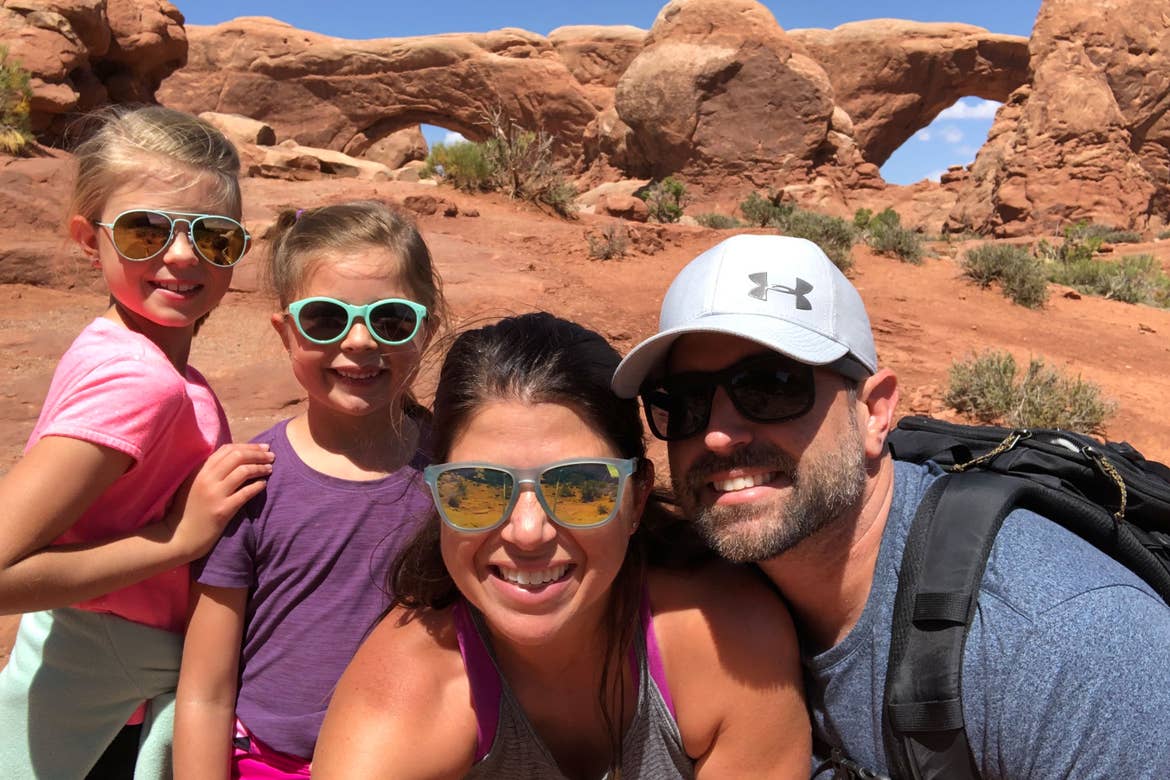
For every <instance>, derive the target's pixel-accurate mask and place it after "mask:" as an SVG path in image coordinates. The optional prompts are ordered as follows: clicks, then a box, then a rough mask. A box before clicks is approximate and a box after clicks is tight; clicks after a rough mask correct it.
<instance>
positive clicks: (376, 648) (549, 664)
mask: <svg viewBox="0 0 1170 780" xmlns="http://www.w3.org/2000/svg"><path fill="white" fill-rule="evenodd" d="M617 363H618V355H617V353H616V352H615V351H614V350H613V349H612V348H611V347H610V346H609V345H608V344H607V343H606V342H605V340H604V339H603V338H602V337H601V336H599V335H597V334H596V333H593V332H592V331H588V330H586V329H584V328H582V327H580V326H578V325H575V324H573V323H570V322H566V321H565V320H561V319H558V318H555V317H553V316H551V315H548V314H529V315H524V316H520V317H512V318H508V319H505V320H502V321H500V322H499V323H497V324H495V325H491V326H488V327H485V328H480V329H478V330H475V331H471V332H468V333H465V334H463V335H462V336H461V337H460V338H459V339H457V340H456V342H455V343H454V345H453V346H452V348H451V350H450V352H449V353H448V355H447V358H446V360H445V362H444V364H443V369H442V373H441V376H440V380H439V387H438V391H437V394H436V398H435V421H436V426H435V439H434V443H435V456H436V458H435V462H436V463H437V464H439V465H435V466H431V467H429V468H428V469H427V472H426V476H427V481H428V484H429V485H430V486H431V490H432V495H433V497H434V499H435V504H436V507H437V517H435V518H433V521H432V522H430V523H428V524H427V525H426V526H425V528H424V530H423V531H422V532H421V533H420V534H419V536H418V537H417V538H416V539H415V540H414V542H413V543H412V544H411V545H410V547H408V549H407V550H406V551H405V552H404V553H403V554H402V556H400V558H399V559H398V560H397V561H396V563H395V565H394V567H393V569H392V573H391V582H390V585H391V590H392V591H393V592H394V593H395V594H396V597H395V605H396V606H395V608H393V609H392V611H391V612H390V613H389V614H388V615H387V617H386V619H384V620H383V621H382V622H381V623H380V624H379V625H378V626H377V627H376V628H375V629H374V630H373V631H372V633H371V635H370V637H369V638H368V639H367V640H366V642H365V643H364V644H363V646H362V648H361V649H360V650H359V651H358V654H357V656H356V657H355V658H354V660H353V662H352V663H351V664H350V666H349V668H348V670H347V671H346V672H345V675H344V676H343V677H342V679H341V682H340V683H339V684H338V688H337V691H336V693H335V694H334V698H333V702H332V704H331V706H330V708H329V712H328V714H327V716H326V719H325V725H324V728H323V729H322V732H321V736H320V740H319V742H318V746H317V753H316V755H315V757H314V763H313V776H314V777H321V778H326V780H328V778H352V777H393V778H415V777H417V778H440V777H442V778H446V777H452V778H457V777H472V778H474V777H483V778H488V777H491V778H500V777H525V778H532V777H540V778H600V777H612V778H618V777H621V778H624V779H625V780H632V779H633V778H638V777H641V778H647V779H650V778H653V779H654V780H658V779H659V778H670V777H696V778H701V779H702V778H712V777H796V776H807V775H808V771H809V726H808V720H807V716H806V714H805V707H804V702H803V699H802V695H801V686H800V669H799V663H798V654H797V647H796V639H795V633H794V631H793V627H792V624H791V621H790V619H789V617H788V614H787V611H786V610H785V608H784V606H783V604H782V602H781V601H780V600H779V599H778V598H776V597H775V596H774V595H773V594H772V593H771V592H770V591H769V590H767V588H766V587H765V586H764V585H762V584H761V582H760V580H759V579H758V578H757V577H756V576H755V575H754V574H753V573H752V571H751V570H742V569H733V568H731V567H728V566H726V565H723V564H716V563H709V564H707V565H705V566H703V567H699V568H697V569H696V568H693V567H692V568H689V569H679V570H670V569H666V568H662V567H657V566H650V565H648V563H647V558H648V557H654V555H655V554H657V553H656V550H659V549H664V548H665V545H664V544H663V542H661V541H659V542H658V543H656V544H650V540H651V538H652V536H651V534H652V533H654V532H655V530H656V528H657V529H658V534H659V535H658V537H657V538H659V539H663V538H664V537H663V536H662V534H661V529H662V525H663V523H664V521H665V520H666V518H667V515H666V514H665V512H664V511H663V509H662V508H661V507H660V505H659V503H658V501H657V499H655V498H654V497H653V496H652V487H653V483H654V470H653V466H652V464H651V463H650V461H648V460H647V459H646V458H645V446H644V443H643V439H642V424H641V420H640V418H639V415H638V409H637V406H636V402H634V401H630V400H621V399H618V398H617V397H616V396H614V395H613V393H612V392H611V391H610V389H609V380H610V377H611V376H612V374H613V369H614V368H615V367H616V365H617ZM679 535H680V532H674V534H673V538H671V539H670V540H668V541H667V544H668V545H673V544H674V543H675V542H676V541H677V539H678V537H679Z"/></svg>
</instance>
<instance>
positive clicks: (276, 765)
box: [232, 720, 309, 780]
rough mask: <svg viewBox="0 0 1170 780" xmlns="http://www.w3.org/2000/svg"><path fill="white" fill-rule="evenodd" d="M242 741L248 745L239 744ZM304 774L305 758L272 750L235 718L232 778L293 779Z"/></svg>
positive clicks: (305, 771) (251, 779) (305, 772)
mask: <svg viewBox="0 0 1170 780" xmlns="http://www.w3.org/2000/svg"><path fill="white" fill-rule="evenodd" d="M243 744H247V745H248V748H247V749H245V748H243V747H241V745H243ZM308 776H309V762H308V761H306V760H305V759H303V758H300V757H298V756H290V755H289V754H288V753H281V752H280V751H279V750H273V749H272V748H270V747H269V746H268V745H265V744H264V743H263V742H261V741H260V740H258V739H256V737H254V736H252V734H251V732H249V731H248V730H247V729H246V728H245V727H244V724H243V723H240V722H239V721H238V720H237V721H236V742H235V748H234V749H233V750H232V780H297V778H303V777H308Z"/></svg>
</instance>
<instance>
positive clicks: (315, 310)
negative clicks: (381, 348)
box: [288, 296, 427, 347]
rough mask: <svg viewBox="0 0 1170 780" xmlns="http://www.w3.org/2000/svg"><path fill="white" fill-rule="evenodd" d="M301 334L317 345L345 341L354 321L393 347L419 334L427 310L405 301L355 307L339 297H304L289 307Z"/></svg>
mask: <svg viewBox="0 0 1170 780" xmlns="http://www.w3.org/2000/svg"><path fill="white" fill-rule="evenodd" d="M288 313H289V315H290V316H291V317H292V319H293V322H294V323H296V326H297V330H299V331H300V333H301V335H302V336H304V337H305V338H306V339H308V340H309V341H311V342H313V343H314V344H333V343H335V342H338V341H341V340H342V339H343V338H345V335H346V334H347V333H349V330H350V328H352V327H353V323H354V320H355V319H359V318H360V319H361V320H362V322H364V323H365V325H366V329H367V330H369V332H370V335H371V336H373V337H374V340H375V341H377V342H379V343H381V344H385V345H386V346H390V347H394V346H398V345H399V344H405V343H407V342H408V341H410V340H412V339H413V338H414V337H415V335H417V334H418V331H419V327H420V326H421V325H422V321H423V319H425V318H426V316H427V307H426V306H423V305H422V304H421V303H415V302H414V301H408V300H406V299H405V298H383V299H382V300H380V301H374V302H373V303H368V304H365V305H363V306H355V305H353V304H350V303H346V302H345V301H339V300H337V299H336V298H326V297H321V296H318V297H314V298H302V299H301V300H299V301H293V302H292V303H290V304H289V305H288Z"/></svg>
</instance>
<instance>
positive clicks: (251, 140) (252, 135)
mask: <svg viewBox="0 0 1170 780" xmlns="http://www.w3.org/2000/svg"><path fill="white" fill-rule="evenodd" d="M199 118H200V119H202V120H203V121H204V122H207V123H208V124H210V125H212V126H214V127H216V128H217V129H218V130H219V131H220V132H221V133H223V134H224V135H226V136H227V137H228V140H230V141H231V142H232V143H233V144H235V145H236V146H237V147H239V146H243V145H244V144H251V145H252V146H275V145H276V132H275V131H274V130H273V129H272V128H271V127H270V126H268V125H266V124H264V123H263V122H257V121H256V120H255V119H252V118H250V117H246V116H240V115H239V114H218V113H216V112H215V111H204V112H203V113H202V114H200V115H199Z"/></svg>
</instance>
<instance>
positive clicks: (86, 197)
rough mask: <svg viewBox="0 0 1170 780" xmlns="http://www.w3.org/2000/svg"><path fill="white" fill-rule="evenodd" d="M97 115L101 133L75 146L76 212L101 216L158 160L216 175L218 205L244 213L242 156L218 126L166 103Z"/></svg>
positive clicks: (73, 205) (73, 203)
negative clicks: (132, 180)
mask: <svg viewBox="0 0 1170 780" xmlns="http://www.w3.org/2000/svg"><path fill="white" fill-rule="evenodd" d="M92 118H94V119H96V120H97V121H98V122H99V127H98V129H97V131H96V132H94V133H93V134H92V135H90V136H89V137H88V138H87V139H86V140H85V141H83V142H82V143H81V144H80V145H78V146H77V148H76V149H75V150H74V155H75V157H76V159H77V177H76V179H75V180H74V185H73V199H72V201H71V202H70V209H69V213H70V214H80V215H81V216H83V217H86V218H87V219H97V218H99V217H100V216H101V211H102V209H103V208H104V207H105V205H106V201H108V200H109V199H110V196H111V195H112V194H113V193H114V191H115V190H117V189H118V188H119V187H120V186H122V185H124V184H125V183H126V180H127V178H129V177H133V176H136V175H139V174H141V173H142V172H143V170H144V168H145V167H146V166H149V165H150V164H151V163H152V162H156V161H157V162H164V163H170V164H171V165H172V166H178V167H185V168H188V169H191V170H192V171H194V172H195V173H196V174H202V175H206V176H210V177H212V181H214V182H215V197H216V205H217V206H221V207H223V208H226V209H229V210H230V211H231V212H232V215H234V216H239V215H240V211H241V205H240V201H241V198H240V181H239V175H240V157H239V154H237V152H236V148H235V146H233V145H232V142H231V141H229V140H228V139H227V138H226V137H225V136H224V135H223V133H221V132H220V131H219V130H217V129H215V127H213V126H212V125H210V124H208V123H207V122H204V121H203V120H202V119H199V118H197V117H194V116H191V115H190V114H184V113H183V112H181V111H175V110H173V109H169V108H163V107H162V106H145V107H142V108H136V109H126V108H112V109H108V110H106V111H102V112H99V113H98V114H96V115H95V116H94V117H92ZM149 170H151V172H152V173H154V172H155V169H153V168H150V169H149ZM167 173H173V172H167ZM182 173H183V174H189V171H182Z"/></svg>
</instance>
